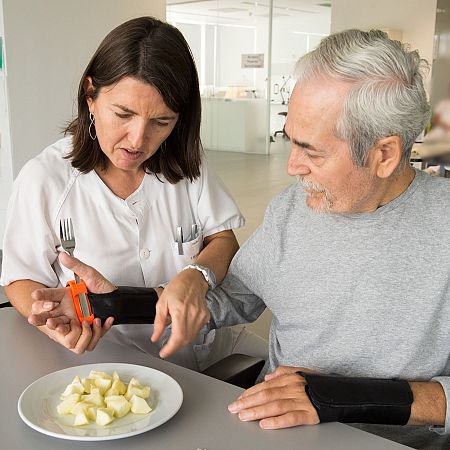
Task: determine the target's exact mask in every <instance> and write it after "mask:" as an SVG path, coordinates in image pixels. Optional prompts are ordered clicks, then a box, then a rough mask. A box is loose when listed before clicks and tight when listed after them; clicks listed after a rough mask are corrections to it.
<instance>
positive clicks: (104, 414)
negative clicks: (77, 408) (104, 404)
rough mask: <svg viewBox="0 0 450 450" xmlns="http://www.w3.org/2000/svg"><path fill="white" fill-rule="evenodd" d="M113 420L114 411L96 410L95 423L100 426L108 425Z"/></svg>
mask: <svg viewBox="0 0 450 450" xmlns="http://www.w3.org/2000/svg"><path fill="white" fill-rule="evenodd" d="M113 420H114V411H112V410H111V409H109V408H98V409H97V417H96V419H95V423H97V424H98V425H101V426H105V425H108V423H111V422H112V421H113Z"/></svg>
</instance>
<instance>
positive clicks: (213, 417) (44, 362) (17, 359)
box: [0, 308, 407, 450]
mask: <svg viewBox="0 0 450 450" xmlns="http://www.w3.org/2000/svg"><path fill="white" fill-rule="evenodd" d="M0 358H1V372H0V386H1V394H0V398H1V400H0V402H1V413H0V414H1V416H0V439H1V441H0V448H3V449H8V450H15V449H18V450H19V449H20V450H27V449H33V450H41V449H42V450H44V449H45V450H52V449H55V450H61V449H64V450H66V449H67V450H69V449H94V448H95V449H97V450H100V449H120V448H123V447H126V448H127V450H133V449H145V450H150V449H164V450H170V449H173V450H196V449H197V448H201V449H207V450H228V449H258V450H264V449H270V450H273V449H283V450H284V449H286V450H287V449H309V450H310V449H317V450H326V449H333V450H339V449H342V450H352V449H355V450H356V449H357V450H360V449H365V450H371V449H383V450H390V449H400V448H407V447H404V446H402V445H399V444H397V443H394V442H391V441H387V440H385V439H382V438H380V437H377V436H374V435H371V434H368V433H365V432H363V431H360V430H356V429H354V428H351V427H348V426H346V425H343V424H338V423H330V424H322V425H318V426H314V427H295V428H290V429H285V430H276V431H267V430H261V429H260V428H259V427H258V425H257V423H255V422H247V423H243V422H240V421H239V419H238V418H237V417H235V416H234V415H232V414H230V413H228V411H227V405H228V403H230V402H231V401H232V400H234V399H235V398H236V397H237V396H238V395H239V393H240V392H241V389H239V388H237V387H235V386H231V385H229V384H227V383H223V382H221V381H218V380H215V379H212V378H209V377H207V376H205V375H202V374H199V373H197V372H193V371H191V370H188V369H184V368H182V367H178V366H176V365H174V364H170V363H168V362H165V361H161V360H159V359H156V358H152V357H150V356H148V355H145V354H143V353H141V352H139V351H134V350H130V349H128V348H125V347H122V346H120V345H117V344H113V343H111V342H108V341H106V340H103V341H102V342H101V343H100V344H99V345H98V347H97V348H96V349H95V351H94V352H91V353H86V354H85V355H82V356H77V355H74V354H73V353H72V352H69V351H68V350H66V349H64V348H63V347H61V346H60V345H59V344H56V343H55V342H53V341H52V340H50V339H49V338H48V337H46V336H45V335H44V334H43V333H41V332H40V331H39V330H37V329H36V328H34V327H32V326H31V325H28V323H27V322H26V320H25V319H24V318H23V317H21V316H20V315H19V314H18V313H17V312H16V311H15V310H13V309H12V308H3V309H0ZM101 362H105V363H106V362H120V363H132V364H140V365H144V366H148V367H153V368H155V369H158V370H161V371H163V372H165V373H167V374H169V375H170V376H172V377H173V378H174V379H176V380H177V381H178V383H179V384H180V385H181V387H182V389H183V393H184V401H183V405H182V406H181V409H180V410H179V412H178V413H177V414H176V415H175V416H174V417H173V418H172V419H171V420H169V421H168V422H166V423H165V424H164V425H162V426H160V427H158V428H156V429H154V430H151V431H148V432H146V433H143V434H141V435H138V436H133V437H130V438H127V439H118V440H113V441H100V442H75V441H68V440H61V439H57V438H53V437H49V436H46V435H43V434H40V433H38V432H37V431H34V430H33V429H31V428H29V427H28V426H27V425H26V424H25V423H23V422H22V420H21V419H20V417H19V415H18V413H17V400H18V398H19V395H20V394H21V392H22V391H23V390H24V389H25V388H26V387H27V386H28V385H29V384H30V383H32V382H33V381H35V380H36V379H37V378H39V377H41V376H43V375H46V374H48V373H51V372H53V371H56V370H60V369H64V368H66V367H71V366H77V365H81V364H89V363H101Z"/></svg>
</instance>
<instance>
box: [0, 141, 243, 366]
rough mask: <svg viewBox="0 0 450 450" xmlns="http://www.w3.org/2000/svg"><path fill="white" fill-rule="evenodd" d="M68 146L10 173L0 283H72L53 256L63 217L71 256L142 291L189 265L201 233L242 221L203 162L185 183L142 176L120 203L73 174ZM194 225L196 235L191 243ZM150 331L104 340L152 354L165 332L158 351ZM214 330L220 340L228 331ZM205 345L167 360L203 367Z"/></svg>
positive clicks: (94, 179)
mask: <svg viewBox="0 0 450 450" xmlns="http://www.w3.org/2000/svg"><path fill="white" fill-rule="evenodd" d="M71 149H72V139H71V137H67V138H64V139H61V140H59V141H57V142H56V143H55V144H53V145H51V146H49V147H47V148H46V149H45V150H44V151H43V152H42V153H41V154H40V155H38V156H37V157H36V158H34V159H32V160H31V161H29V162H28V163H27V164H26V165H25V166H24V167H23V169H22V170H21V172H20V174H19V175H18V177H17V179H16V181H15V183H14V188H13V193H12V196H11V199H10V203H9V207H8V213H7V224H6V232H5V238H4V244H3V249H4V250H3V254H4V256H3V267H2V278H1V283H2V285H8V284H10V283H12V282H13V281H16V280H22V279H31V280H34V281H37V282H39V283H42V284H44V285H46V286H49V287H56V286H61V285H62V286H64V285H65V283H66V281H67V280H69V279H73V273H71V272H70V271H68V270H67V269H65V268H64V267H62V266H61V265H60V264H59V262H58V259H57V256H58V253H59V252H61V251H62V248H61V245H60V239H59V221H60V219H61V218H68V217H71V218H72V221H73V225H74V232H75V237H76V249H75V256H76V257H77V258H79V259H80V260H81V261H83V262H85V263H86V264H89V265H91V266H93V267H95V268H96V269H97V270H98V271H99V272H100V273H102V274H103V275H104V276H105V277H106V278H108V279H109V280H111V281H112V282H113V283H115V284H116V285H127V286H147V287H154V286H158V285H159V284H161V283H165V282H167V281H169V280H170V279H171V278H172V277H173V276H175V275H176V273H177V272H178V271H179V270H180V269H181V268H183V267H184V266H185V265H186V264H188V263H189V262H191V260H192V259H193V258H194V257H195V256H196V255H197V254H198V253H199V251H200V250H201V248H202V242H203V238H204V237H206V236H209V235H212V234H214V233H217V232H219V231H223V230H229V229H232V228H237V227H241V226H242V225H243V224H244V218H243V217H242V215H241V213H240V211H239V209H238V207H237V206H236V204H235V203H234V201H233V199H232V198H231V196H230V195H229V193H228V192H227V191H226V189H225V187H224V186H223V185H222V183H221V182H220V180H219V179H218V177H217V176H216V175H215V174H214V173H213V172H212V171H211V169H210V168H208V166H207V164H206V161H203V163H202V167H201V175H200V177H199V178H198V179H196V180H195V181H194V182H192V183H191V182H189V181H188V180H181V181H180V182H178V183H177V184H170V183H169V182H167V181H166V180H165V179H164V177H163V176H162V175H158V177H156V176H154V175H148V174H146V175H145V176H144V179H143V181H142V183H141V185H140V187H139V188H138V189H137V190H136V191H135V192H134V193H133V194H132V195H130V196H129V197H128V198H127V199H125V200H123V199H121V198H119V197H117V196H116V195H115V194H114V193H113V192H112V191H111V190H110V189H109V188H108V187H107V186H106V185H105V184H104V183H103V181H102V180H101V179H100V178H99V176H98V175H97V173H96V172H95V171H94V170H92V171H91V172H89V173H87V174H82V173H80V172H79V171H78V170H76V169H74V168H73V167H72V166H71V164H70V161H69V160H67V159H64V158H63V156H64V155H66V154H67V153H68V152H70V151H71ZM158 178H159V179H158ZM193 224H197V226H198V230H199V236H198V237H196V238H195V239H190V238H189V235H190V233H191V228H192V225H193ZM178 226H181V227H182V229H183V233H184V240H185V241H186V242H185V243H184V244H183V253H184V254H183V255H179V254H178V245H177V243H176V242H175V240H176V229H177V227H178ZM151 333H152V326H150V325H118V326H116V327H113V330H111V331H110V332H109V333H108V334H107V336H109V338H112V339H114V340H116V341H120V342H123V343H125V344H127V345H132V346H135V347H139V348H140V349H141V350H143V351H145V352H147V353H151V354H154V355H157V354H158V350H159V348H160V347H161V345H162V344H163V343H164V341H165V340H166V339H167V337H168V334H169V330H168V331H167V333H166V334H165V336H164V337H163V338H161V341H160V342H159V343H158V345H155V344H152V343H151V341H150V336H151ZM222 334H223V339H227V338H226V336H227V335H228V334H230V332H229V331H224V332H222ZM231 334H232V333H231ZM231 334H230V336H229V338H230V339H233V338H232V337H231ZM213 341H214V334H211V333H209V334H208V335H200V336H198V339H197V342H196V343H195V345H194V346H193V347H189V348H185V349H183V350H182V351H181V352H179V353H178V354H177V355H175V357H174V358H172V359H170V358H169V360H172V361H173V362H176V363H177V364H180V365H184V366H186V367H190V368H193V369H196V370H199V369H200V370H202V369H203V368H204V367H205V365H206V366H207V365H209V363H210V362H211V361H207V356H208V354H209V350H210V347H211V345H212V342H213ZM216 345H217V343H216ZM228 348H230V346H229V345H228ZM223 356H226V355H218V357H217V358H214V360H216V359H218V358H220V357H223Z"/></svg>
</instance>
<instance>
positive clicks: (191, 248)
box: [172, 234, 203, 272]
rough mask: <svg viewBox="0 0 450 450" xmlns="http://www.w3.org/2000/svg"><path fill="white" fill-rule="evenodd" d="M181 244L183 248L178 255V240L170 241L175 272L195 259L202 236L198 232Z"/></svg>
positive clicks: (201, 242) (200, 245) (199, 249)
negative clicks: (193, 237)
mask: <svg viewBox="0 0 450 450" xmlns="http://www.w3.org/2000/svg"><path fill="white" fill-rule="evenodd" d="M181 246H182V248H183V254H182V255H180V251H179V250H180V249H179V247H178V242H172V254H173V259H174V262H175V267H176V269H177V272H179V271H180V270H182V269H183V268H184V267H185V266H187V265H188V264H191V263H193V262H194V261H195V259H196V258H197V256H198V254H199V253H200V251H201V249H202V247H203V236H202V235H201V234H199V235H198V236H197V237H196V238H195V239H192V241H188V242H183V243H182V244H181Z"/></svg>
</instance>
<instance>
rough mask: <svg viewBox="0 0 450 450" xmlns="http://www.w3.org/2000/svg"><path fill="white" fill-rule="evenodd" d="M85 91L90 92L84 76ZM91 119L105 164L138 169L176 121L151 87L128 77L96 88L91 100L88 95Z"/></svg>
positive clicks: (152, 153)
mask: <svg viewBox="0 0 450 450" xmlns="http://www.w3.org/2000/svg"><path fill="white" fill-rule="evenodd" d="M85 90H86V91H87V92H89V91H92V81H91V79H90V78H89V77H88V78H87V79H86V81H85ZM87 102H88V106H89V111H90V112H91V113H92V114H93V115H94V118H95V132H96V134H97V139H98V142H99V144H100V147H101V149H102V151H103V153H104V154H105V155H106V156H107V157H108V159H109V164H108V169H109V168H111V165H112V166H114V167H115V168H118V169H121V170H125V171H131V172H139V171H141V170H142V164H143V162H144V161H146V160H147V159H149V158H150V157H151V156H152V155H154V154H155V153H156V151H157V150H158V148H159V146H160V145H161V144H162V143H163V142H164V141H165V139H166V138H167V137H168V136H169V134H170V133H171V132H172V130H173V128H174V127H175V124H176V123H177V120H178V113H175V112H173V111H172V110H171V109H170V108H169V107H168V106H167V105H166V104H165V103H164V100H163V98H162V97H161V94H160V93H159V92H158V91H157V90H156V88H155V87H153V86H151V85H149V84H147V83H144V82H142V81H139V80H137V79H135V78H132V77H124V78H122V79H121V80H120V81H119V82H117V83H116V84H113V85H111V86H107V87H103V88H101V89H100V92H99V93H98V95H97V97H96V98H95V100H93V99H92V98H88V100H87Z"/></svg>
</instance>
